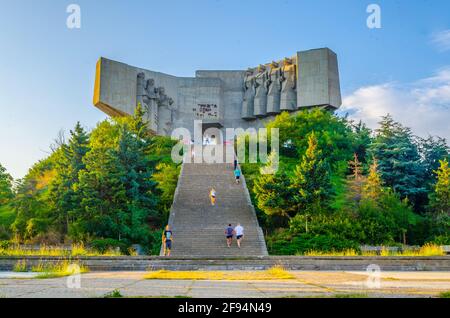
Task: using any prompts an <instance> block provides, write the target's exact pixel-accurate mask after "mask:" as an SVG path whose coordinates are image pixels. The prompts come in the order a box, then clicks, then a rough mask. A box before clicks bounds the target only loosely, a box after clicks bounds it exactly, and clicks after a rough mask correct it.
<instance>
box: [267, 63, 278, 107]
mask: <svg viewBox="0 0 450 318" xmlns="http://www.w3.org/2000/svg"><path fill="white" fill-rule="evenodd" d="M280 97H281V69H280V68H279V64H278V63H275V62H272V63H271V65H270V72H269V91H268V93H267V114H269V115H272V114H278V113H279V112H280Z"/></svg>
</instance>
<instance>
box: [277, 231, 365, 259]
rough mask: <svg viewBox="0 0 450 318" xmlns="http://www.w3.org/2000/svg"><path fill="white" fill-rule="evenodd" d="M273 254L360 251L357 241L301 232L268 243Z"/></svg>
mask: <svg viewBox="0 0 450 318" xmlns="http://www.w3.org/2000/svg"><path fill="white" fill-rule="evenodd" d="M268 246H269V250H270V253H271V254H275V255H295V254H306V253H307V252H310V251H322V252H339V251H345V250H350V249H353V250H355V251H357V252H359V251H360V247H359V244H358V243H357V242H355V241H351V240H346V239H341V238H339V237H336V236H334V235H314V234H300V235H297V236H294V237H292V239H290V240H289V239H280V240H279V239H274V240H273V241H272V242H270V244H268Z"/></svg>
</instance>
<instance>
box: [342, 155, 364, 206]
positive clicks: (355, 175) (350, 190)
mask: <svg viewBox="0 0 450 318" xmlns="http://www.w3.org/2000/svg"><path fill="white" fill-rule="evenodd" d="M348 164H349V168H350V170H351V172H352V174H351V175H350V176H348V177H347V187H346V190H347V193H346V195H347V200H348V201H349V202H350V203H351V205H352V206H358V205H359V202H360V201H361V199H362V196H363V185H364V183H365V181H366V177H365V176H363V174H362V172H363V171H362V164H361V162H360V161H359V159H358V155H357V154H356V152H355V154H354V158H353V160H351V161H349V163H348Z"/></svg>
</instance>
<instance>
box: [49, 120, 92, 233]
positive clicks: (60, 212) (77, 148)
mask: <svg viewBox="0 0 450 318" xmlns="http://www.w3.org/2000/svg"><path fill="white" fill-rule="evenodd" d="M88 151H89V136H88V134H87V132H86V131H85V130H84V129H83V127H81V125H80V122H77V124H76V125H75V128H74V130H71V131H70V139H69V141H68V143H67V144H62V145H61V151H60V152H58V156H59V158H58V159H59V160H58V161H57V164H56V170H57V177H56V178H55V180H54V182H53V183H52V185H51V188H50V198H51V200H52V202H53V206H54V209H55V216H56V222H57V223H58V224H59V226H60V227H61V233H62V234H63V235H65V234H67V233H68V230H69V226H70V223H71V222H72V221H73V218H74V213H75V211H77V210H78V209H79V204H80V202H81V198H80V197H79V196H78V194H77V193H76V191H75V189H76V187H77V183H78V182H79V178H78V175H79V173H80V171H82V170H83V169H85V164H84V162H83V158H84V156H85V155H86V153H87V152H88Z"/></svg>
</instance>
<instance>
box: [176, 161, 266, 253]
mask: <svg viewBox="0 0 450 318" xmlns="http://www.w3.org/2000/svg"><path fill="white" fill-rule="evenodd" d="M212 187H214V189H215V190H216V194H217V197H216V204H215V205H214V206H212V205H211V201H210V198H209V191H210V189H211V188H212ZM170 223H171V226H172V230H173V237H174V241H173V246H172V254H171V255H172V256H188V257H189V256H214V257H216V256H218V257H220V256H233V257H235V256H236V257H238V256H242V255H246V256H249V255H250V256H261V255H267V249H266V246H265V242H264V238H263V237H262V232H261V230H260V229H259V225H258V220H257V218H256V215H255V212H254V208H253V206H251V203H250V202H249V198H248V194H247V190H246V189H245V188H244V186H243V184H242V183H240V184H236V182H235V178H234V174H233V164H231V163H229V164H216V163H213V164H206V163H201V164H198V163H183V169H182V173H181V175H180V178H179V181H178V185H177V190H176V194H175V198H174V202H173V204H172V207H171V216H170ZM229 223H231V224H232V225H233V226H235V225H236V224H237V223H241V224H242V225H243V226H244V229H245V237H244V240H243V244H242V248H241V249H238V248H237V247H236V242H235V240H234V242H233V248H228V247H227V246H226V238H225V233H224V232H225V228H226V227H227V225H228V224H229Z"/></svg>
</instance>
